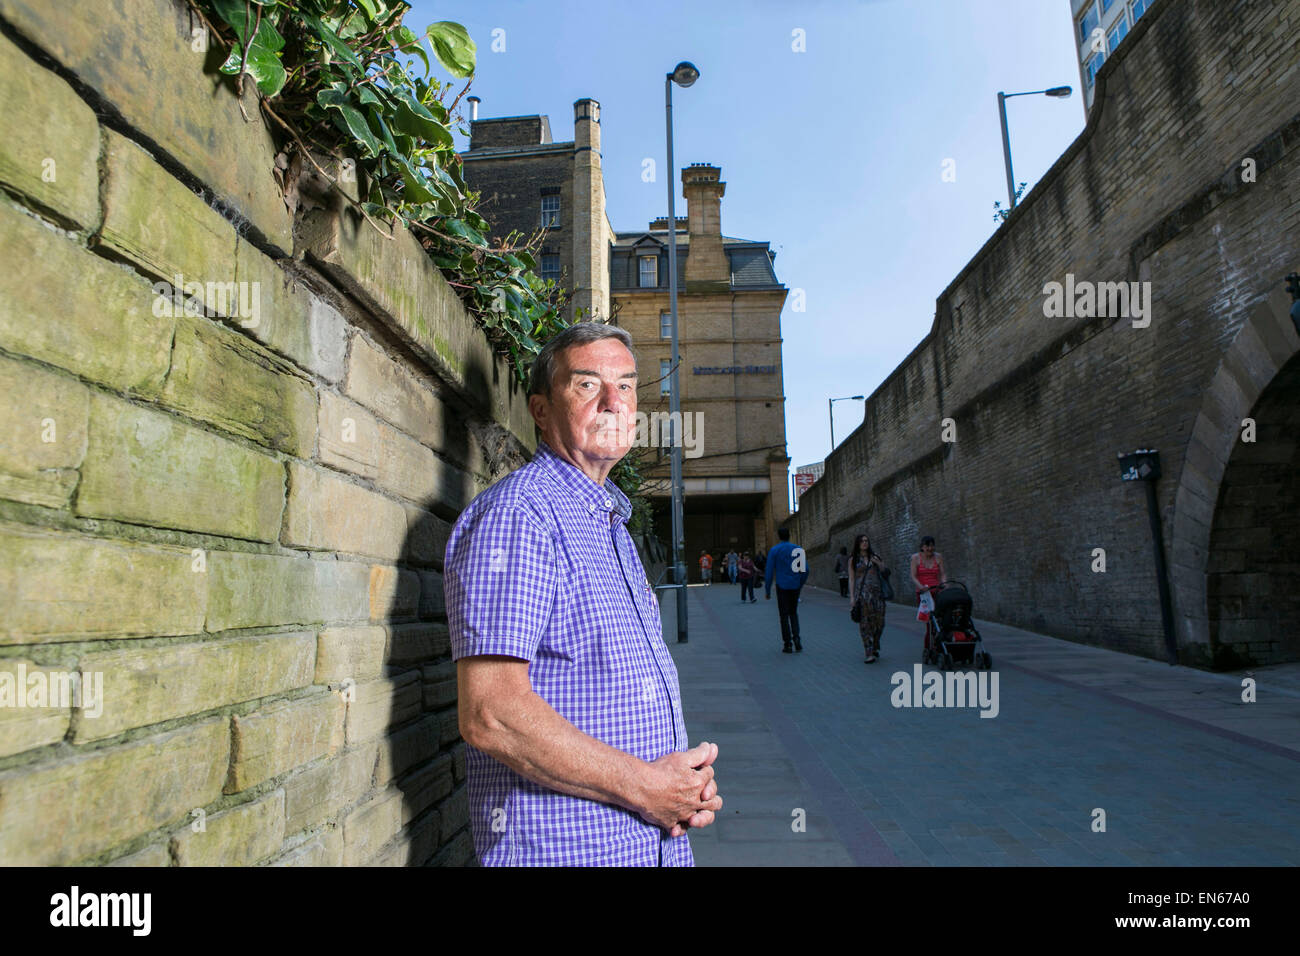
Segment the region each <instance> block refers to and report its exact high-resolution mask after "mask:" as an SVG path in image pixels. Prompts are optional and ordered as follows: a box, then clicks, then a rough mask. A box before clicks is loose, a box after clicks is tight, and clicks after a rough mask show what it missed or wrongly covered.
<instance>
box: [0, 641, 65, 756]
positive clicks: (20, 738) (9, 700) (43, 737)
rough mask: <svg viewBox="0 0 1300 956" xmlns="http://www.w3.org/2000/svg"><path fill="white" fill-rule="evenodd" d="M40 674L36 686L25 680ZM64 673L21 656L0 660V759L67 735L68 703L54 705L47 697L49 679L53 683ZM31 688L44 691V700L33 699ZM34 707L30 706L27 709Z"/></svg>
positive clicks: (56, 741)
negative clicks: (52, 679)
mask: <svg viewBox="0 0 1300 956" xmlns="http://www.w3.org/2000/svg"><path fill="white" fill-rule="evenodd" d="M35 674H41V675H43V676H42V677H40V678H38V682H37V683H36V684H33V683H31V682H30V681H29V680H28V678H30V677H32V676H33V675H35ZM66 674H68V671H66V670H61V669H59V668H55V667H41V666H39V665H37V664H36V663H34V662H33V661H29V660H26V659H25V658H22V657H6V658H3V659H0V757H8V756H10V755H11V754H19V753H22V752H23V751H24V750H32V749H34V748H36V747H44V746H45V745H47V744H53V743H58V742H59V741H60V740H62V739H63V735H64V734H66V733H67V732H68V724H69V723H70V722H71V719H72V708H71V706H69V705H68V704H63V703H62V699H60V701H59V703H60V704H62V706H51V704H53V703H54V700H53V699H52V697H51V696H50V695H49V694H48V688H50V687H51V686H52V685H51V678H52V677H53V678H54V679H55V681H56V682H57V681H58V680H59V678H61V677H63V675H66ZM34 687H45V688H47V692H46V695H45V696H44V698H43V699H42V698H34V697H32V696H31V694H30V691H31V690H33V689H34ZM29 705H34V706H29Z"/></svg>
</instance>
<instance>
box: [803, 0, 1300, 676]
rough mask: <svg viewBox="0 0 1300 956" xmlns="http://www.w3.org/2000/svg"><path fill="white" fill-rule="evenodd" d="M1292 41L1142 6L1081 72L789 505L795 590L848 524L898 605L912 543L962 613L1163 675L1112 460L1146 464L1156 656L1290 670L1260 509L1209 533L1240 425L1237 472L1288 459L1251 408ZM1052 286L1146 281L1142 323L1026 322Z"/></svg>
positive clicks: (1143, 527)
mask: <svg viewBox="0 0 1300 956" xmlns="http://www.w3.org/2000/svg"><path fill="white" fill-rule="evenodd" d="M1298 27H1300V0H1282V2H1275V0H1235V2H1216V0H1176V2H1175V0H1159V2H1156V3H1155V4H1153V5H1152V6H1151V8H1150V10H1149V11H1148V12H1147V13H1146V15H1145V16H1144V17H1143V18H1142V20H1141V21H1139V23H1138V25H1137V26H1136V27H1135V28H1134V30H1133V32H1132V34H1131V35H1130V36H1129V37H1128V38H1127V39H1125V41H1124V42H1123V43H1122V44H1121V45H1120V46H1119V47H1118V48H1117V49H1116V51H1115V53H1114V55H1113V56H1112V57H1111V58H1110V60H1108V61H1107V63H1106V65H1105V66H1104V68H1103V69H1102V71H1101V73H1100V75H1099V76H1098V80H1097V84H1098V85H1097V102H1096V104H1095V105H1094V106H1093V108H1092V111H1091V114H1090V117H1089V121H1088V125H1087V127H1086V128H1085V129H1084V131H1083V133H1081V134H1080V136H1079V138H1078V139H1077V140H1076V141H1075V142H1074V143H1073V144H1072V145H1071V146H1070V148H1069V149H1068V150H1067V151H1066V152H1065V154H1064V155H1063V156H1062V157H1061V158H1060V160H1059V161H1058V162H1057V163H1056V164H1055V165H1054V166H1053V167H1052V169H1051V170H1050V171H1049V172H1048V173H1047V174H1046V175H1045V176H1044V177H1043V179H1042V180H1041V181H1040V182H1039V183H1038V184H1037V186H1035V188H1034V190H1033V191H1032V192H1031V193H1030V194H1029V195H1028V196H1027V197H1026V198H1025V200H1024V201H1023V202H1022V203H1021V204H1020V205H1019V207H1018V208H1017V209H1016V210H1015V212H1014V213H1013V215H1012V216H1011V217H1010V219H1009V220H1008V221H1007V222H1006V223H1005V224H1004V225H1003V226H1002V227H1001V228H999V229H998V230H997V232H996V233H995V234H994V235H993V237H992V238H991V239H990V240H989V241H988V242H987V243H986V244H985V246H984V247H983V248H982V249H981V250H980V251H979V252H978V253H977V254H976V255H975V257H974V258H973V259H972V260H971V262H970V263H969V264H968V265H967V266H966V267H965V269H963V270H962V272H961V273H960V274H959V275H958V276H957V277H956V278H955V279H954V280H953V282H952V283H951V284H950V285H949V286H948V288H947V289H945V290H944V291H943V293H942V294H941V295H940V296H939V299H938V302H937V308H936V315H935V320H934V325H933V326H932V329H931V331H930V334H929V335H927V336H926V337H925V339H924V340H922V342H921V343H920V344H919V345H918V346H917V347H916V349H914V350H913V352H912V354H911V355H909V356H908V357H907V359H905V360H904V362H903V363H902V364H901V365H900V366H899V367H898V368H897V369H895V370H894V372H893V373H891V375H890V376H889V377H888V378H887V379H886V380H885V382H884V383H883V384H881V386H880V387H879V388H877V389H876V390H875V392H874V393H873V394H872V395H871V396H870V398H869V400H868V402H867V404H866V409H865V414H864V420H863V423H862V425H861V426H860V427H859V428H858V429H857V430H856V431H855V432H854V433H853V434H852V435H851V436H850V437H849V438H848V439H847V440H846V441H845V442H844V443H843V444H842V445H841V446H840V447H839V448H837V449H836V451H835V452H834V453H833V454H832V455H831V456H830V458H829V459H828V461H827V463H826V474H825V476H824V477H823V478H822V479H821V480H820V481H818V482H817V483H816V484H815V485H814V486H813V487H812V489H811V490H810V491H809V492H807V493H806V494H805V495H804V496H803V498H802V500H801V502H800V511H799V513H798V516H797V517H796V519H795V520H794V521H793V522H792V528H793V531H794V535H795V537H796V539H797V540H799V541H801V542H802V543H803V544H804V545H805V546H806V547H807V548H808V550H809V554H810V557H811V570H812V572H813V574H812V582H813V583H814V584H818V585H821V586H824V587H835V583H834V580H833V578H834V571H833V565H834V559H833V556H834V554H836V553H837V552H838V550H839V548H840V547H841V546H842V545H848V544H850V543H851V540H852V536H853V534H854V533H855V532H857V531H858V530H860V529H863V528H867V529H869V531H870V533H871V534H872V535H873V536H874V538H875V543H876V547H877V550H880V551H882V552H883V553H884V554H885V555H886V557H887V560H888V561H889V563H890V564H891V565H892V566H894V567H895V568H896V569H898V576H899V578H901V581H900V583H901V584H902V587H900V588H899V589H898V590H899V592H900V599H903V598H904V597H906V598H908V599H910V598H911V588H910V584H908V582H907V580H906V573H907V565H908V560H909V557H910V555H911V554H912V553H914V552H915V551H916V550H917V547H918V543H919V538H920V536H921V535H923V534H931V535H934V536H935V537H936V538H937V539H938V545H939V550H940V551H941V552H942V553H944V555H945V556H946V558H947V563H948V566H949V571H950V574H951V576H953V577H956V578H959V579H962V580H964V581H965V582H967V583H968V585H969V586H970V588H971V590H972V593H973V596H974V600H975V611H976V616H977V617H984V618H987V619H992V620H997V621H1003V622H1007V623H1011V624H1015V625H1019V626H1023V627H1028V628H1032V629H1035V630H1039V631H1043V632H1046V633H1049V634H1053V635H1056V636H1059V637H1063V638H1069V639H1072V640H1078V641H1084V642H1089V643H1095V644H1100V645H1105V646H1108V647H1112V648H1116V649H1120V650H1124V651H1129V652H1132V653H1137V654H1143V655H1148V656H1152V657H1163V656H1164V639H1163V635H1162V630H1161V618H1160V612H1159V603H1158V600H1157V586H1156V578H1155V570H1154V558H1153V554H1152V543H1151V540H1150V533H1149V530H1148V525H1147V515H1146V503H1145V499H1144V495H1143V491H1142V489H1141V488H1139V487H1136V486H1135V485H1134V484H1132V483H1129V482H1121V481H1120V480H1119V470H1118V467H1117V463H1116V454H1117V453H1118V452H1127V451H1132V450H1134V449H1136V448H1156V449H1158V450H1159V452H1160V456H1161V460H1162V464H1163V469H1164V477H1163V478H1162V480H1161V481H1160V482H1159V484H1158V488H1157V490H1158V500H1159V508H1160V512H1161V516H1162V520H1163V533H1164V547H1165V550H1166V554H1167V556H1168V559H1169V562H1170V578H1171V581H1172V585H1173V596H1174V612H1175V619H1176V629H1177V641H1178V645H1179V653H1180V658H1181V659H1182V660H1183V661H1184V662H1187V663H1191V664H1196V665H1201V666H1213V667H1228V666H1245V665H1249V664H1261V663H1268V662H1272V661H1278V660H1288V659H1290V660H1294V659H1300V639H1297V638H1296V636H1295V635H1296V633H1297V626H1296V625H1297V623H1298V622H1297V621H1296V618H1295V607H1296V605H1295V603H1294V602H1293V601H1292V602H1290V603H1287V602H1286V601H1270V596H1272V597H1277V596H1279V595H1283V594H1292V593H1294V592H1295V590H1296V585H1297V583H1300V564H1297V563H1296V559H1295V558H1294V556H1290V557H1288V554H1287V553H1286V552H1284V551H1278V552H1276V553H1274V552H1272V551H1270V550H1268V549H1270V548H1271V547H1272V544H1271V543H1270V541H1269V540H1268V539H1267V537H1266V535H1264V536H1262V535H1261V534H1260V532H1259V530H1258V529H1255V528H1254V524H1251V522H1254V523H1256V524H1257V523H1259V521H1261V520H1263V519H1262V518H1261V517H1260V516H1258V515H1256V516H1253V517H1250V518H1249V521H1247V522H1246V524H1247V525H1249V526H1248V527H1247V526H1242V527H1237V528H1236V529H1232V528H1231V527H1229V528H1223V527H1221V525H1219V524H1216V521H1215V518H1214V515H1215V513H1216V509H1218V508H1220V507H1222V506H1223V505H1224V504H1225V503H1226V502H1224V501H1222V499H1221V492H1222V491H1223V476H1224V473H1225V469H1227V468H1228V467H1229V462H1230V460H1231V459H1233V458H1234V455H1236V454H1237V453H1239V452H1240V450H1241V449H1242V447H1243V442H1242V440H1241V435H1242V421H1243V420H1244V419H1245V418H1247V417H1250V416H1251V415H1252V414H1256V415H1263V416H1265V417H1266V418H1270V416H1271V418H1270V420H1269V421H1268V422H1266V423H1261V426H1260V428H1261V431H1260V435H1262V436H1264V437H1262V438H1259V439H1258V441H1260V442H1271V443H1272V444H1271V445H1267V447H1266V445H1264V444H1260V445H1258V451H1257V452H1253V453H1252V454H1253V458H1252V460H1258V459H1259V458H1260V457H1261V456H1262V457H1264V458H1266V459H1267V460H1268V461H1269V462H1278V463H1285V462H1287V461H1289V460H1290V457H1289V456H1290V455H1291V451H1292V449H1293V446H1292V445H1291V444H1288V443H1291V442H1294V440H1295V435H1294V429H1293V428H1292V429H1291V430H1290V432H1288V431H1287V428H1286V426H1287V425H1288V422H1289V421H1294V419H1293V418H1292V419H1289V420H1288V419H1286V417H1285V416H1286V414H1287V412H1286V411H1285V409H1287V408H1290V409H1292V410H1294V409H1295V407H1296V404H1297V401H1298V400H1300V399H1298V397H1297V395H1296V393H1295V389H1294V387H1293V386H1292V387H1290V388H1289V389H1284V391H1286V392H1287V394H1285V395H1284V396H1283V397H1282V399H1281V400H1277V401H1263V402H1261V396H1263V395H1264V393H1265V390H1266V389H1267V388H1268V387H1269V383H1270V382H1272V381H1274V380H1275V379H1276V378H1277V377H1278V375H1279V373H1280V372H1281V370H1282V369H1283V368H1284V366H1286V365H1287V363H1288V362H1291V361H1293V357H1294V356H1295V355H1296V353H1297V351H1298V350H1300V338H1297V336H1296V332H1295V329H1294V328H1293V327H1292V324H1291V322H1290V320H1289V318H1288V317H1287V310H1288V309H1289V306H1290V299H1289V298H1288V297H1287V295H1286V294H1285V292H1284V291H1283V277H1284V276H1285V275H1286V274H1287V273H1288V272H1291V271H1294V270H1296V269H1297V268H1300V238H1298V237H1300V191H1297V189H1296V184H1297V182H1300V150H1297V145H1298V144H1300V114H1297V112H1296V100H1295V90H1296V88H1297V87H1298V86H1300V52H1298V51H1300V48H1298V47H1297V45H1296V39H1295V38H1296V30H1297V28H1298ZM1067 274H1069V275H1072V276H1073V277H1074V279H1075V280H1079V281H1086V282H1090V283H1102V282H1120V281H1122V282H1150V283H1151V285H1150V289H1151V297H1152V303H1151V305H1152V310H1151V320H1150V324H1149V325H1147V326H1146V327H1138V326H1135V324H1134V321H1133V319H1132V317H1129V316H1123V317H1118V318H1117V317H1116V316H1115V314H1114V313H1113V312H1112V313H1111V314H1110V315H1109V316H1106V317H1087V316H1081V317H1078V318H1065V317H1057V318H1051V317H1048V316H1047V315H1046V314H1045V311H1044V302H1045V298H1046V296H1045V295H1044V291H1045V289H1044V287H1045V285H1046V284H1047V283H1049V282H1060V283H1065V282H1066V281H1067ZM1139 324H1140V323H1139ZM1282 374H1283V375H1285V374H1286V373H1282ZM1287 380H1288V381H1291V382H1293V383H1294V381H1295V379H1294V377H1292V378H1290V379H1287ZM1257 405H1258V406H1259V407H1258V408H1257V407H1256V406H1257ZM947 420H950V421H947ZM946 426H947V427H946ZM1266 426H1267V427H1266ZM950 438H955V440H945V439H950ZM1244 474H1245V473H1244V472H1239V476H1244ZM1238 493H1240V492H1238ZM1261 514H1262V512H1261ZM1277 517H1278V513H1277V511H1276V509H1274V510H1273V511H1271V512H1269V519H1270V520H1276V519H1277ZM1295 519H1296V514H1295V512H1294V511H1292V512H1290V513H1289V516H1288V523H1289V524H1294V523H1295ZM1243 520H1244V519H1243ZM1212 527H1215V529H1216V531H1215V535H1216V542H1215V544H1214V545H1212V543H1211V528H1212ZM1252 529H1254V530H1252ZM1214 547H1219V548H1223V549H1227V553H1225V554H1223V555H1220V556H1219V557H1215V556H1214V554H1213V553H1212V548H1214ZM1097 548H1101V549H1104V551H1105V559H1106V564H1105V571H1104V572H1101V571H1099V570H1094V563H1095V561H1096V557H1095V556H1094V551H1095V549H1097ZM1261 549H1262V551H1261ZM1242 551H1246V552H1252V553H1253V561H1254V564H1256V565H1260V564H1262V565H1264V566H1265V567H1266V568H1267V569H1268V572H1267V573H1260V570H1261V569H1260V568H1259V567H1253V568H1250V569H1246V568H1245V565H1244V564H1243V563H1242V560H1243V559H1242V558H1241V557H1240V554H1239V552H1242ZM1211 570H1213V572H1214V573H1215V574H1217V575H1219V577H1218V578H1217V579H1216V584H1215V589H1216V590H1215V594H1216V597H1215V604H1214V608H1213V613H1211V609H1210V607H1209V606H1208V605H1207V573H1208V572H1210V571H1211ZM1251 572H1254V574H1253V577H1250V579H1249V580H1247V579H1246V578H1244V577H1238V578H1237V579H1235V580H1232V581H1229V580H1227V579H1225V578H1224V577H1223V575H1225V574H1226V575H1234V574H1237V575H1248V574H1250V573H1251ZM1243 591H1249V592H1251V593H1253V594H1254V595H1256V598H1257V600H1258V601H1259V602H1261V603H1260V605H1259V606H1258V607H1257V608H1256V609H1255V611H1253V612H1251V613H1248V614H1247V615H1246V616H1247V617H1248V618H1249V619H1251V620H1253V621H1254V622H1255V623H1254V624H1252V625H1250V626H1248V627H1243V626H1240V622H1230V626H1228V627H1226V628H1225V627H1224V621H1225V620H1227V618H1225V617H1224V614H1225V608H1227V609H1230V608H1231V606H1232V605H1231V602H1225V601H1224V600H1220V598H1224V597H1229V596H1235V597H1238V598H1240V597H1241V595H1242V592H1243ZM896 613H905V612H903V611H901V609H900V611H899V612H896ZM909 616H910V615H909ZM993 653H994V655H995V656H996V653H997V652H996V650H994V652H993Z"/></svg>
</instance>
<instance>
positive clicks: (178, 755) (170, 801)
mask: <svg viewBox="0 0 1300 956" xmlns="http://www.w3.org/2000/svg"><path fill="white" fill-rule="evenodd" d="M229 747H230V735H229V731H228V728H227V722H226V720H225V718H213V719H211V720H205V721H201V722H199V723H197V724H191V725H190V726H188V727H183V728H181V729H179V730H174V731H171V732H170V733H165V734H158V735H156V736H153V737H146V738H143V739H141V740H134V741H132V742H130V743H128V744H123V745H121V746H118V747H110V748H107V749H104V750H97V751H94V752H92V753H88V754H80V755H77V756H73V757H68V758H66V759H63V760H59V761H57V762H55V763H49V764H43V765H39V766H36V767H15V768H13V769H11V770H6V771H0V859H3V860H4V861H5V863H6V864H8V865H10V866H61V865H64V864H67V863H73V862H76V861H78V860H82V859H85V858H88V857H91V856H94V855H96V854H98V853H102V852H104V851H105V850H108V849H109V848H111V847H114V846H117V845H118V844H120V843H124V842H126V841H127V840H130V839H131V838H132V837H136V836H139V835H140V834H142V833H147V832H149V831H150V830H155V829H157V828H159V827H162V826H167V825H169V824H173V823H175V822H177V821H179V820H181V819H188V818H189V813H190V810H191V809H193V808H195V807H202V806H205V805H207V804H208V803H211V802H212V801H213V800H215V799H216V798H217V797H218V796H220V794H221V783H222V781H223V780H224V779H225V776H226V765H227V761H228V758H229Z"/></svg>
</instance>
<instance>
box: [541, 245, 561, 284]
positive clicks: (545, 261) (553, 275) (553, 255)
mask: <svg viewBox="0 0 1300 956" xmlns="http://www.w3.org/2000/svg"><path fill="white" fill-rule="evenodd" d="M542 278H543V279H554V280H555V281H556V282H559V281H560V254H559V253H558V252H543V253H542Z"/></svg>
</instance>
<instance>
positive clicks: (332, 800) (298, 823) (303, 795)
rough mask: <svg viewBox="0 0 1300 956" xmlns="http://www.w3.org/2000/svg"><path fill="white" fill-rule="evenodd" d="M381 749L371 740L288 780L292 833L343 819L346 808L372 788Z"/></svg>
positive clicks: (286, 790) (288, 823) (290, 831)
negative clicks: (377, 754)
mask: <svg viewBox="0 0 1300 956" xmlns="http://www.w3.org/2000/svg"><path fill="white" fill-rule="evenodd" d="M377 749H378V744H377V743H374V742H371V743H367V744H363V745H362V746H360V747H355V748H352V749H350V750H345V751H342V752H341V753H338V754H336V755H335V756H333V757H331V758H329V759H327V760H322V761H320V762H318V763H317V764H315V765H313V766H311V767H307V768H305V769H304V770H303V771H302V772H301V773H298V774H295V775H294V776H292V777H290V778H289V779H288V780H286V781H285V783H284V792H285V810H286V814H287V820H288V822H287V829H288V832H289V833H297V832H298V831H299V830H304V829H307V828H309V827H314V826H317V825H318V824H321V823H324V822H325V821H327V820H331V821H340V820H342V818H343V816H344V813H343V811H345V810H346V809H347V808H348V807H351V806H352V805H353V804H354V803H356V802H357V801H358V800H360V799H361V798H362V797H363V796H365V794H366V793H367V792H369V790H370V789H371V786H372V783H371V781H372V779H373V776H374V771H375V753H376V751H377Z"/></svg>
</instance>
